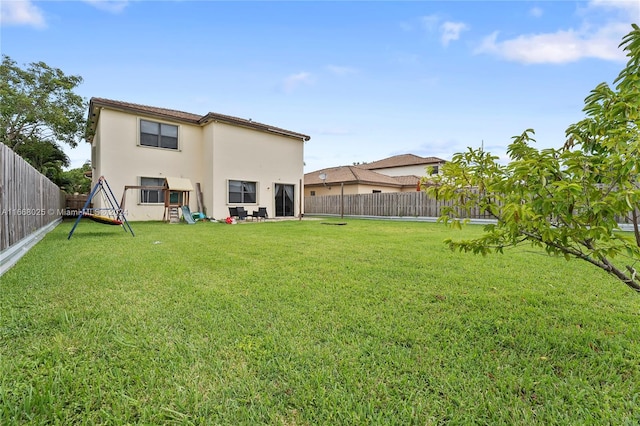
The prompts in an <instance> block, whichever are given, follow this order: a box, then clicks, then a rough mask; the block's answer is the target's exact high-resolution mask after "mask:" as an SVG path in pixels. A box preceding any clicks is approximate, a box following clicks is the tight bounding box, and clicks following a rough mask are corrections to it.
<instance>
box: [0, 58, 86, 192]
mask: <svg viewBox="0 0 640 426" xmlns="http://www.w3.org/2000/svg"><path fill="white" fill-rule="evenodd" d="M80 83H82V78H81V77H79V76H73V75H71V76H68V75H65V74H64V73H63V72H62V71H61V70H59V69H57V68H52V67H50V66H48V65H47V64H45V63H44V62H37V63H32V64H30V65H29V66H28V67H27V68H26V69H22V68H20V67H19V66H18V65H17V64H16V63H15V61H13V60H12V59H11V58H9V57H8V56H6V55H3V56H2V65H0V141H1V142H2V143H4V144H5V145H7V146H9V147H10V148H11V149H13V150H14V151H15V152H16V153H17V154H18V155H20V156H21V157H22V158H24V159H25V160H26V161H27V162H29V163H30V164H31V165H32V166H33V167H35V168H36V169H37V170H38V171H40V172H41V173H42V174H44V175H45V176H47V177H48V178H49V179H51V180H52V181H53V182H54V183H56V184H58V185H63V184H64V183H65V178H64V176H63V167H66V166H68V165H69V158H68V157H67V155H66V154H65V153H64V151H63V150H62V148H61V147H60V145H61V144H67V145H69V146H71V147H75V146H77V144H78V141H79V140H80V139H81V138H82V137H83V136H84V132H85V128H86V120H85V118H84V114H85V112H86V110H87V107H86V102H85V101H84V100H83V99H82V97H80V96H78V95H76V94H75V93H74V91H73V90H74V89H75V88H76V86H78V85H79V84H80Z"/></svg>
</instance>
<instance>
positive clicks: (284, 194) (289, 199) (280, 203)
mask: <svg viewBox="0 0 640 426" xmlns="http://www.w3.org/2000/svg"><path fill="white" fill-rule="evenodd" d="M275 203H276V217H277V216H294V215H295V186H294V185H284V184H280V183H276V195H275Z"/></svg>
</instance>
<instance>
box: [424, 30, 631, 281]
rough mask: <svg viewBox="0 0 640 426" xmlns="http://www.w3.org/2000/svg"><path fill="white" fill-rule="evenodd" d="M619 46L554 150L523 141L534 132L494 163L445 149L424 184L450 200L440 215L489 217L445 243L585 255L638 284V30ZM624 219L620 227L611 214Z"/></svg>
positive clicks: (477, 153) (479, 249) (482, 155)
mask: <svg viewBox="0 0 640 426" xmlns="http://www.w3.org/2000/svg"><path fill="white" fill-rule="evenodd" d="M632 27H633V29H632V31H631V32H630V33H629V34H627V35H626V36H625V37H624V38H623V40H622V43H621V44H620V47H623V48H624V50H625V51H626V54H627V57H628V58H629V60H628V62H627V64H626V67H625V68H624V69H623V70H622V71H621V72H620V74H619V76H618V77H617V78H616V79H615V80H614V82H613V84H614V87H613V88H612V87H609V85H608V84H606V83H601V84H599V85H598V86H597V87H596V88H595V89H594V90H592V91H591V93H590V94H589V96H588V97H587V98H586V99H585V107H584V109H583V111H584V113H585V115H586V117H585V118H584V119H583V120H581V121H580V122H578V123H575V124H573V125H571V126H569V128H568V129H567V131H566V136H567V140H566V142H565V144H564V146H562V147H561V148H559V149H554V148H550V149H542V150H538V149H536V148H534V147H532V146H531V145H532V143H533V142H535V140H534V139H533V135H534V131H533V130H532V129H528V130H526V131H525V132H523V133H522V134H521V135H519V136H516V137H514V138H513V140H512V143H511V144H510V145H509V147H508V150H507V153H508V155H509V158H510V161H509V163H508V164H506V165H504V164H501V163H500V162H499V161H498V158H497V157H496V156H493V155H491V154H490V153H488V152H485V151H483V150H482V149H471V148H469V149H468V150H467V151H466V152H463V153H458V154H455V155H454V156H453V159H452V161H451V162H448V163H446V164H445V165H444V166H443V167H442V174H441V175H439V176H436V177H435V178H434V177H430V178H423V182H422V183H423V187H424V188H425V190H426V191H427V192H428V193H429V194H431V195H433V196H435V197H437V198H439V199H445V200H450V201H451V202H452V203H451V206H450V207H448V208H447V209H446V210H444V211H443V215H442V217H441V218H440V219H441V220H442V221H444V222H445V223H449V224H451V225H453V226H460V224H461V222H464V218H465V217H468V214H469V212H470V211H471V209H474V208H480V209H481V210H482V211H485V212H488V213H489V214H490V215H491V216H493V217H494V218H495V219H496V223H495V224H490V225H486V226H485V229H484V230H485V232H484V234H483V235H482V236H481V237H479V238H477V239H471V240H465V241H452V240H448V241H447V243H448V244H449V246H450V247H451V248H452V249H454V250H456V249H457V250H460V251H464V252H472V253H478V254H483V255H485V254H488V253H491V252H502V251H503V250H504V248H506V247H511V246H516V245H519V244H521V243H531V244H533V245H534V246H540V247H543V248H544V249H545V250H546V251H547V253H549V254H552V255H563V256H564V257H565V258H567V259H571V258H578V259H582V260H584V261H587V262H589V263H591V264H593V265H595V266H597V267H599V268H602V269H603V270H605V271H606V272H607V273H609V274H611V275H613V276H615V277H616V278H617V279H619V280H621V281H622V282H624V283H625V284H626V285H628V286H629V287H630V288H632V289H634V290H636V291H638V292H640V273H639V272H638V271H637V269H638V268H640V231H639V228H638V216H639V214H640V213H639V211H640V182H639V181H638V176H639V173H640V138H639V132H640V130H639V127H638V126H639V124H640V28H639V27H638V25H636V24H633V25H632ZM622 221H626V222H629V223H632V224H633V232H632V233H628V232H621V230H620V226H619V225H618V223H619V222H622Z"/></svg>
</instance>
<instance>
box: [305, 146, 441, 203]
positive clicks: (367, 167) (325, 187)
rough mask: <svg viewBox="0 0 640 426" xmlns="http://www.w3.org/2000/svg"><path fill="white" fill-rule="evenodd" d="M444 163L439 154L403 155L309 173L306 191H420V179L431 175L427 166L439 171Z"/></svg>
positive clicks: (316, 194) (315, 194) (316, 192)
mask: <svg viewBox="0 0 640 426" xmlns="http://www.w3.org/2000/svg"><path fill="white" fill-rule="evenodd" d="M444 163H445V160H443V159H441V158H437V157H419V156H417V155H413V154H403V155H396V156H393V157H389V158H385V159H383V160H379V161H374V162H372V163H365V164H358V165H354V166H341V167H330V168H327V169H322V170H316V171H314V172H310V173H306V174H305V175H304V193H305V196H320V195H335V194H340V192H341V191H343V192H344V194H371V193H375V192H410V191H416V190H417V188H418V182H419V181H420V178H422V177H423V176H426V175H427V170H426V168H427V167H432V168H433V169H432V171H431V172H432V174H433V173H438V168H439V167H440V166H441V165H442V164H444ZM322 177H324V180H323V179H322ZM341 185H344V187H343V188H341ZM336 187H337V188H338V189H337V191H336V190H335V189H334V188H336Z"/></svg>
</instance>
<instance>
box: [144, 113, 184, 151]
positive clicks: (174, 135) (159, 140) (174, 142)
mask: <svg viewBox="0 0 640 426" xmlns="http://www.w3.org/2000/svg"><path fill="white" fill-rule="evenodd" d="M140 145H143V146H153V147H156V148H166V149H178V126H174V125H173V124H165V123H156V122H155V121H147V120H140Z"/></svg>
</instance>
